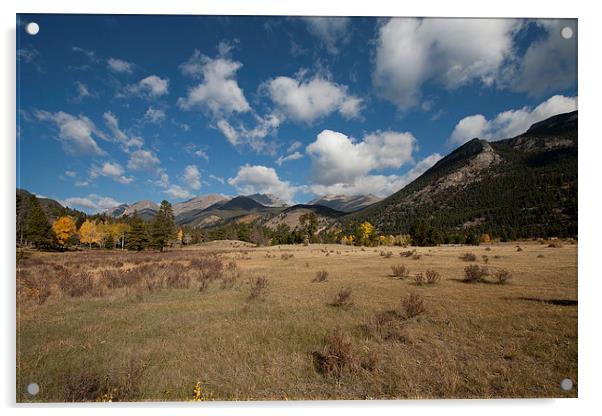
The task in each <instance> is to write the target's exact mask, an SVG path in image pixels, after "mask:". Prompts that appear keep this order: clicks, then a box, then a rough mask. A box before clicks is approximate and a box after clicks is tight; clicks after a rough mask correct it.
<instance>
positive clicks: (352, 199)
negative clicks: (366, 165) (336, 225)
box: [307, 194, 381, 212]
mask: <svg viewBox="0 0 602 416" xmlns="http://www.w3.org/2000/svg"><path fill="white" fill-rule="evenodd" d="M380 200H381V199H380V198H379V197H377V196H374V195H372V194H368V195H351V196H347V195H324V196H321V197H319V198H316V199H313V200H311V201H309V202H308V203H307V205H322V206H324V207H328V208H332V209H334V210H336V211H341V212H353V211H359V210H361V209H364V208H366V207H368V206H370V205H372V204H375V203H377V202H378V201H380Z"/></svg>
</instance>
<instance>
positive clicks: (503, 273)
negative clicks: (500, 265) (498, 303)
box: [493, 269, 511, 285]
mask: <svg viewBox="0 0 602 416" xmlns="http://www.w3.org/2000/svg"><path fill="white" fill-rule="evenodd" d="M493 277H494V278H495V281H496V282H497V283H499V284H500V285H503V284H505V283H507V282H508V280H510V277H511V276H510V272H509V271H508V270H506V269H499V270H497V271H496V272H495V273H494V274H493Z"/></svg>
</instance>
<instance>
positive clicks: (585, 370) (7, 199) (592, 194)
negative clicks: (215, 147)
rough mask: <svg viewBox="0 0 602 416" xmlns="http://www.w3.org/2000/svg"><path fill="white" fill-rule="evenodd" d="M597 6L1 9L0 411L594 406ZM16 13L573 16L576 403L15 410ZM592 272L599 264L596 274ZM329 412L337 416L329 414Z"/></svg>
mask: <svg viewBox="0 0 602 416" xmlns="http://www.w3.org/2000/svg"><path fill="white" fill-rule="evenodd" d="M595 4H596V3H595V2H581V3H579V2H575V1H572V2H570V3H569V2H567V1H558V0H548V1H545V2H541V1H539V2H528V1H525V0H503V1H500V2H495V4H494V3H492V2H484V1H471V0H454V1H453V2H452V1H449V2H437V1H434V0H421V1H418V2H403V3H401V2H400V4H399V5H394V4H393V2H392V1H391V0H389V1H385V0H370V1H367V2H358V1H349V0H347V1H345V0H336V1H330V2H327V1H324V0H303V1H300V2H295V3H291V2H284V1H278V0H253V1H251V0H246V1H245V0H221V1H220V0H203V1H199V0H196V1H194V0H169V1H164V0H145V1H142V0H104V1H99V0H88V1H86V2H77V3H76V2H73V1H69V0H54V1H44V0H20V1H10V0H9V1H6V0H5V1H3V2H1V3H0V8H1V11H2V13H1V14H0V16H1V17H0V19H1V21H2V29H3V35H4V36H3V38H4V39H3V42H2V44H1V45H2V55H1V57H2V58H3V59H2V62H3V65H2V67H1V71H2V77H1V80H2V89H1V91H3V93H4V97H3V99H2V100H0V107H1V111H0V115H1V117H2V124H1V125H2V126H3V128H4V133H5V135H4V138H3V140H2V141H1V142H2V145H3V151H2V152H1V153H0V154H1V155H2V156H1V157H2V158H3V160H2V162H3V166H4V167H5V168H4V169H5V171H4V175H3V180H2V181H0V183H1V186H2V191H3V192H2V194H3V196H4V198H3V201H4V203H2V205H1V207H2V208H1V209H2V214H3V215H2V216H0V218H1V221H2V223H1V227H0V230H2V231H3V236H2V237H3V238H2V240H1V241H2V246H1V249H0V255H1V256H2V260H3V261H2V264H3V265H4V270H5V271H6V273H4V275H3V283H4V285H3V286H4V287H3V291H2V296H3V300H4V302H2V303H3V305H2V307H1V308H0V310H1V311H2V318H3V322H4V323H6V325H4V326H3V329H4V337H3V342H2V345H3V347H4V348H3V352H2V360H1V369H2V377H1V384H0V394H1V395H2V400H1V402H0V403H1V404H2V405H3V406H4V407H8V408H9V409H8V410H9V413H10V414H12V412H13V411H20V412H25V413H34V412H36V413H37V412H40V411H42V412H45V413H47V414H49V415H54V414H61V415H62V414H65V413H67V414H69V413H71V414H73V413H78V414H79V413H81V412H82V411H89V412H90V413H93V414H105V413H106V411H107V410H108V409H107V408H110V409H111V410H112V411H113V412H115V413H118V414H125V413H126V412H127V413H131V412H132V411H143V412H144V413H147V414H149V415H155V414H156V415H164V414H165V413H166V412H169V414H183V413H184V412H186V413H190V411H191V410H192V409H193V408H195V409H196V408H198V407H200V408H199V409H198V411H201V412H203V413H205V414H216V413H220V414H223V413H225V414H232V413H235V412H237V411H244V412H245V414H251V415H254V414H257V415H265V414H278V415H279V414H282V413H283V412H286V413H287V414H307V413H308V412H312V413H318V414H328V413H332V412H333V411H337V412H340V411H344V412H346V413H348V414H351V415H356V414H364V413H365V412H366V411H377V412H378V413H382V414H395V415H399V414H400V413H401V412H420V413H421V414H423V413H426V414H434V413H441V412H445V413H446V414H452V415H453V414H461V415H463V416H466V415H471V414H479V415H482V413H483V412H487V413H488V414H490V415H497V414H503V415H507V414H508V412H516V411H530V412H542V413H544V412H545V413H546V415H555V414H561V415H566V414H567V413H576V412H578V413H581V412H586V413H589V411H593V409H595V408H598V409H599V408H600V407H601V406H600V397H601V394H600V393H599V392H598V387H599V386H600V385H601V383H600V381H599V380H600V377H601V376H602V373H601V371H600V370H601V367H600V358H599V357H600V355H601V352H600V351H598V346H599V345H601V343H600V341H601V338H602V337H601V336H600V333H599V332H600V331H599V328H600V325H599V320H598V319H596V318H598V317H599V316H601V312H602V311H601V308H600V304H601V303H602V302H600V300H599V298H600V296H602V285H601V284H600V281H601V279H602V276H600V272H599V270H600V267H599V266H598V265H597V263H596V260H597V259H596V257H599V256H600V255H599V253H598V252H599V248H598V246H597V244H598V243H599V237H600V236H601V235H602V233H601V231H602V230H600V221H599V217H600V214H599V213H598V211H599V207H600V204H599V203H600V202H602V198H600V197H599V195H600V188H601V187H600V182H599V181H598V180H597V179H598V178H599V177H600V176H601V175H600V173H599V165H600V161H599V159H600V157H601V156H602V152H601V150H602V146H601V140H602V137H600V130H601V125H600V122H599V120H600V117H601V116H600V111H601V109H600V106H599V105H598V102H597V101H598V100H599V99H600V97H601V94H600V93H601V91H600V79H599V78H600V76H599V74H600V73H601V72H602V71H601V67H600V53H599V49H600V45H599V40H600V39H602V33H601V30H600V28H601V27H602V24H601V23H602V22H601V21H600V18H601V17H602V16H601V15H600V13H597V12H596V8H595ZM16 13H99V14H171V15H173V14H234V15H246V14H249V15H321V16H327V15H331V16H337V15H346V16H446V17H447V16H450V17H451V16H456V17H571V18H578V19H579V26H578V28H579V31H580V32H581V33H579V87H580V88H579V104H580V109H579V113H580V114H579V116H580V117H579V133H580V134H579V135H580V141H581V143H580V145H579V147H580V149H579V185H580V186H579V187H580V191H579V223H580V227H579V364H580V365H579V380H578V383H579V399H545V400H541V399H536V400H524V399H521V400H439V401H378V402H361V401H358V402H347V401H337V402H238V403H237V402H233V403H230V402H224V403H209V404H206V403H203V404H201V405H200V406H199V405H197V404H195V405H191V406H188V405H186V404H180V405H176V406H174V404H171V403H167V404H163V403H157V404H144V403H142V404H130V405H124V404H121V405H120V404H117V405H115V404H113V405H110V406H93V405H78V406H76V405H47V406H38V405H16V404H15V342H14V341H15V296H14V294H15V291H14V288H15V282H14V279H13V276H14V269H15V265H14V263H15V245H14V227H15V220H14V218H15V217H14V215H15V204H14V202H15V167H16V166H15V164H16V160H15V137H16V133H15V119H16V116H15V113H16V108H15V107H16V106H15V91H16V88H15V33H16V32H15V22H16V16H15V14H16ZM596 266H598V267H596ZM335 409H336V410H335Z"/></svg>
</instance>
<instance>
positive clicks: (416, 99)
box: [373, 18, 521, 111]
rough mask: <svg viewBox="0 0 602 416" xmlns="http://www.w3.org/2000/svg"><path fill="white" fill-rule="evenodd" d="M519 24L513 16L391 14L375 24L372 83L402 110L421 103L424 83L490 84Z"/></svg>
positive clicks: (453, 85)
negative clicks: (417, 15) (502, 17)
mask: <svg viewBox="0 0 602 416" xmlns="http://www.w3.org/2000/svg"><path fill="white" fill-rule="evenodd" d="M520 26H521V22H520V21H519V20H515V19H454V18H425V19H417V18H392V19H390V20H389V21H387V22H386V23H385V24H383V25H381V26H380V28H379V33H378V40H377V49H376V59H375V63H376V65H375V68H374V72H373V83H374V85H375V87H376V88H377V90H378V92H379V93H380V95H381V96H382V97H384V98H385V99H387V100H389V101H391V102H392V103H394V104H395V105H396V106H397V108H398V109H399V110H402V111H404V110H408V109H410V108H412V107H415V106H418V105H420V103H421V100H422V87H423V85H424V84H426V83H429V82H432V83H436V84H438V85H442V86H444V87H445V88H447V89H454V88H458V87H460V86H462V85H466V84H468V83H469V82H473V81H477V82H480V83H482V84H484V85H491V84H492V83H493V82H494V81H495V80H496V78H497V77H498V76H499V70H500V67H501V66H502V65H503V63H504V62H505V60H506V59H508V58H509V57H510V56H511V55H512V52H513V36H514V34H515V33H516V31H517V30H518V29H519V28H520Z"/></svg>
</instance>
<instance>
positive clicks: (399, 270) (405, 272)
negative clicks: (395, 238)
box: [391, 264, 410, 279]
mask: <svg viewBox="0 0 602 416" xmlns="http://www.w3.org/2000/svg"><path fill="white" fill-rule="evenodd" d="M391 272H393V276H395V277H398V278H400V279H405V278H406V277H408V276H409V275H410V269H408V268H407V267H406V266H404V265H403V264H397V265H395V264H394V265H393V266H391Z"/></svg>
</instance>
